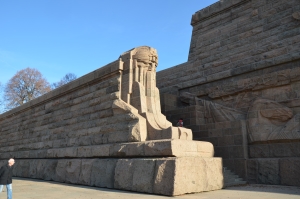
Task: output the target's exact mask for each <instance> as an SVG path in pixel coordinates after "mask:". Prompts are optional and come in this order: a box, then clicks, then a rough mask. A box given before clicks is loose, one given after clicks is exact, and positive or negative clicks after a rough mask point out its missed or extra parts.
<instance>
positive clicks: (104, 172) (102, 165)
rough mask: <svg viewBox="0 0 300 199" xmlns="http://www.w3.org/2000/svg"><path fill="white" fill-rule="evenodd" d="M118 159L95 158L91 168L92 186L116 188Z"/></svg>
mask: <svg viewBox="0 0 300 199" xmlns="http://www.w3.org/2000/svg"><path fill="white" fill-rule="evenodd" d="M116 163H117V159H95V160H94V161H93V163H92V168H91V186H96V187H106V188H114V179H115V167H116Z"/></svg>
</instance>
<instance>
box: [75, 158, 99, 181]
mask: <svg viewBox="0 0 300 199" xmlns="http://www.w3.org/2000/svg"><path fill="white" fill-rule="evenodd" d="M94 161H95V160H94V159H82V161H81V167H80V175H79V180H78V184H84V185H91V172H92V165H93V162H94Z"/></svg>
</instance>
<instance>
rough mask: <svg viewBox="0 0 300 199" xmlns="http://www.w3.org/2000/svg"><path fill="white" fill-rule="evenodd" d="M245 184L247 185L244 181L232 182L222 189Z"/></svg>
mask: <svg viewBox="0 0 300 199" xmlns="http://www.w3.org/2000/svg"><path fill="white" fill-rule="evenodd" d="M245 184H247V182H246V181H240V182H232V183H227V184H226V186H224V187H231V186H237V185H245Z"/></svg>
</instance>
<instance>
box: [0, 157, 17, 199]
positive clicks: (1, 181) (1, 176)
mask: <svg viewBox="0 0 300 199" xmlns="http://www.w3.org/2000/svg"><path fill="white" fill-rule="evenodd" d="M14 164H15V160H14V159H13V158H11V159H9V160H8V164H7V165H4V166H3V167H1V169H0V193H1V192H2V189H3V186H4V185H6V190H7V199H12V166H13V165H14Z"/></svg>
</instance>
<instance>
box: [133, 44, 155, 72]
mask: <svg viewBox="0 0 300 199" xmlns="http://www.w3.org/2000/svg"><path fill="white" fill-rule="evenodd" d="M132 58H133V59H136V60H137V64H138V66H139V67H143V68H147V70H149V71H155V68H156V66H157V64H158V56H157V52H156V50H155V49H154V48H151V47H148V46H141V47H138V48H136V53H135V55H133V56H132Z"/></svg>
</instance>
